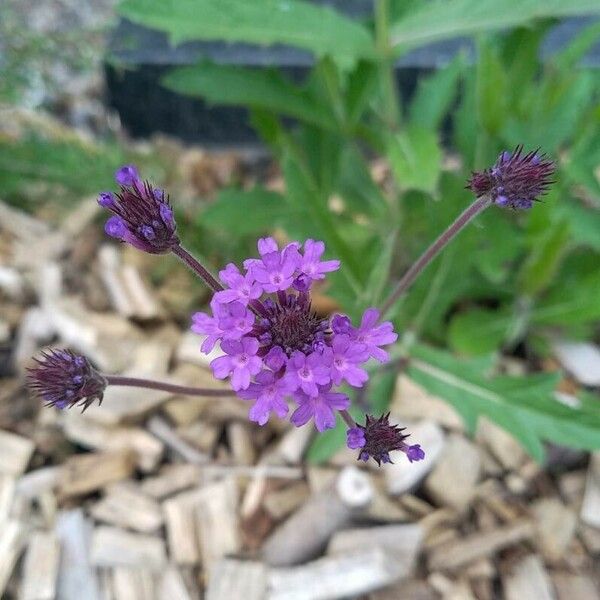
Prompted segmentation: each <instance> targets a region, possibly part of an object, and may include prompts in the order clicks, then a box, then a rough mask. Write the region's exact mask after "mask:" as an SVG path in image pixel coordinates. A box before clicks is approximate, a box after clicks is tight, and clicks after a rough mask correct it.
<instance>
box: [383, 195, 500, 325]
mask: <svg viewBox="0 0 600 600" xmlns="http://www.w3.org/2000/svg"><path fill="white" fill-rule="evenodd" d="M490 204H491V200H490V198H489V197H488V196H481V198H477V200H475V202H473V204H471V205H470V206H469V207H468V208H467V209H466V210H464V211H463V212H462V214H460V215H459V217H458V218H457V219H456V220H455V221H454V223H452V225H450V226H449V227H448V228H447V229H446V231H444V233H442V234H441V235H440V236H439V237H438V238H437V240H435V242H433V244H431V246H429V248H427V250H425V252H423V254H422V255H421V256H420V257H419V258H418V259H417V261H416V262H415V263H414V264H413V265H412V267H410V269H409V270H408V271H407V272H406V273H405V274H404V276H403V277H402V279H400V281H399V282H398V284H397V285H396V287H395V288H394V290H393V291H392V293H391V294H390V295H389V297H388V299H387V300H386V301H385V302H384V303H383V306H382V307H381V317H382V318H383V317H384V316H385V314H386V313H387V312H388V311H389V310H390V308H391V307H392V306H393V305H394V304H395V303H396V301H397V300H398V299H399V298H400V297H401V296H402V295H403V294H404V293H405V292H406V291H407V290H408V288H409V287H410V286H411V285H412V283H413V282H414V281H415V279H416V278H417V277H418V276H419V275H420V274H421V273H422V272H423V270H424V269H425V267H427V265H428V264H429V263H430V262H431V261H432V260H433V259H434V258H435V257H436V256H437V255H438V254H439V252H440V251H441V250H442V249H443V248H444V246H446V245H447V244H448V243H450V242H451V241H452V240H453V239H454V237H455V236H456V235H457V234H458V233H459V232H460V231H461V230H462V229H463V228H464V227H466V226H467V225H468V224H469V223H470V222H471V221H472V220H473V219H474V218H475V217H476V216H477V215H479V214H480V213H481V212H483V211H484V210H485V209H486V208H487V207H488V206H489V205H490Z"/></svg>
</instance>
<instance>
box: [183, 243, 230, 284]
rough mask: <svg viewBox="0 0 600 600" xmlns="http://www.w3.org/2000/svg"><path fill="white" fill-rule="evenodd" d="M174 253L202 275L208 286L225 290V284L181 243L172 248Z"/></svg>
mask: <svg viewBox="0 0 600 600" xmlns="http://www.w3.org/2000/svg"><path fill="white" fill-rule="evenodd" d="M172 252H173V254H175V256H177V258H179V260H181V261H182V262H183V263H184V264H185V265H186V266H187V267H188V268H190V269H191V270H192V271H193V272H194V273H196V275H198V277H200V278H201V279H202V280H203V281H204V282H205V283H206V285H208V287H210V288H211V289H212V290H213V291H215V292H220V291H221V290H223V289H224V288H223V286H222V285H221V284H220V283H219V282H218V281H217V279H216V278H215V277H214V276H213V275H211V273H210V272H209V271H208V269H206V268H205V267H203V266H202V265H201V264H200V262H198V260H196V258H194V257H193V256H192V255H191V254H190V253H189V252H188V251H187V250H186V249H185V248H184V247H183V246H182V245H181V244H179V245H177V246H175V247H174V248H173V249H172Z"/></svg>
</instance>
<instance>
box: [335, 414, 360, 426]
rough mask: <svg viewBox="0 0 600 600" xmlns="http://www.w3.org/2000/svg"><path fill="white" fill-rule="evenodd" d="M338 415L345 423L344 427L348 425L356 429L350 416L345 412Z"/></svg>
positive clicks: (354, 422)
mask: <svg viewBox="0 0 600 600" xmlns="http://www.w3.org/2000/svg"><path fill="white" fill-rule="evenodd" d="M339 413H340V415H342V419H344V421H346V425H348V427H350V428H352V427H356V421H355V420H354V419H353V418H352V415H351V414H350V413H349V412H348V411H347V410H340V411H339Z"/></svg>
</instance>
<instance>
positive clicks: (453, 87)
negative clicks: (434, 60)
mask: <svg viewBox="0 0 600 600" xmlns="http://www.w3.org/2000/svg"><path fill="white" fill-rule="evenodd" d="M464 65H465V59H464V56H463V55H462V54H459V55H458V56H457V57H456V58H455V59H454V60H453V61H452V62H451V63H450V64H449V65H447V66H445V67H442V68H440V69H438V70H437V71H436V72H435V73H434V74H433V75H429V76H428V77H426V78H424V79H421V80H420V81H419V85H418V87H417V91H416V92H415V95H414V98H413V100H412V101H411V103H410V110H409V119H410V123H411V124H413V125H415V126H418V127H424V128H425V129H437V128H438V127H439V126H440V124H441V122H442V120H443V119H444V117H445V116H446V115H447V113H448V111H449V110H450V107H451V106H452V103H453V102H454V99H455V98H456V94H457V91H458V82H459V79H460V74H461V72H462V71H463V69H464Z"/></svg>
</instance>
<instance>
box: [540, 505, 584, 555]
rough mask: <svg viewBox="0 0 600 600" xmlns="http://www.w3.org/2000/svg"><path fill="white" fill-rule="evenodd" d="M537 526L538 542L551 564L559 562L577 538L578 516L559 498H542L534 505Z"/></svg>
mask: <svg viewBox="0 0 600 600" xmlns="http://www.w3.org/2000/svg"><path fill="white" fill-rule="evenodd" d="M531 508H532V511H533V515H534V517H535V521H536V526H537V536H536V540H537V542H538V545H539V547H540V550H541V552H542V555H543V556H544V558H546V560H548V561H549V562H558V561H560V560H561V559H562V557H563V555H564V553H565V551H566V550H567V548H568V547H569V544H570V543H571V541H572V540H573V537H574V536H575V528H576V527H577V516H576V515H575V512H574V511H573V510H571V509H570V508H568V507H566V506H565V505H564V504H563V503H562V502H561V501H560V500H559V499H558V498H542V499H540V500H537V501H536V502H534V503H533V505H532V507H531Z"/></svg>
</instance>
